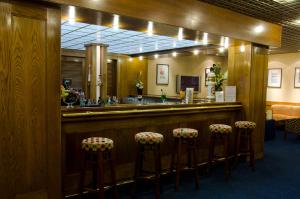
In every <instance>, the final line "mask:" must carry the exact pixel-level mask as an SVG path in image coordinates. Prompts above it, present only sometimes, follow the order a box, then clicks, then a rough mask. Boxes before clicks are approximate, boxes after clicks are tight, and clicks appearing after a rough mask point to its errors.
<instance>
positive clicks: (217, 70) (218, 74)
mask: <svg viewBox="0 0 300 199" xmlns="http://www.w3.org/2000/svg"><path fill="white" fill-rule="evenodd" d="M210 71H211V72H213V73H214V74H215V81H216V84H215V91H222V90H223V82H224V80H226V78H225V75H224V73H222V71H221V66H220V65H218V64H213V66H212V67H211V68H210Z"/></svg>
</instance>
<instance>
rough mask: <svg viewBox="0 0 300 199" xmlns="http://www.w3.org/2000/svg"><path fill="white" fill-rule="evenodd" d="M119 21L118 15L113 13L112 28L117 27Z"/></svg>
mask: <svg viewBox="0 0 300 199" xmlns="http://www.w3.org/2000/svg"><path fill="white" fill-rule="evenodd" d="M119 21H120V16H119V15H114V19H113V29H114V30H118V29H119Z"/></svg>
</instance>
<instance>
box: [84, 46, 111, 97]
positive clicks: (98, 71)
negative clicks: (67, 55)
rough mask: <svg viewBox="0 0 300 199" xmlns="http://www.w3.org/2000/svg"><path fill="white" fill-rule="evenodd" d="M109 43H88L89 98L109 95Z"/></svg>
mask: <svg viewBox="0 0 300 199" xmlns="http://www.w3.org/2000/svg"><path fill="white" fill-rule="evenodd" d="M106 54H107V45H104V44H88V45H86V73H85V74H86V77H85V78H83V79H87V84H86V85H87V88H86V89H85V90H86V91H87V98H89V99H92V100H96V101H97V100H98V98H99V97H101V98H102V99H104V98H106V96H107V59H106Z"/></svg>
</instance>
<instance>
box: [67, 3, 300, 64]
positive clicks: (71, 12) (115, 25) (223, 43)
mask: <svg viewBox="0 0 300 199" xmlns="http://www.w3.org/2000/svg"><path fill="white" fill-rule="evenodd" d="M68 21H69V23H70V24H74V23H75V22H76V10H75V7H74V6H69V19H68ZM119 22H120V16H119V15H116V14H114V17H113V23H112V28H113V29H114V30H118V29H119ZM299 23H300V20H299ZM153 29H154V23H153V21H149V22H148V28H147V34H148V36H152V35H153ZM263 31H264V27H263V26H262V25H258V26H256V27H255V28H254V33H256V34H259V33H261V32H263ZM97 37H100V36H99V35H98V34H97ZM177 39H178V40H179V41H181V40H183V28H182V27H179V28H178V35H177ZM195 43H196V44H197V43H198V40H197V39H196V40H195ZM202 44H203V45H207V44H208V33H206V32H204V33H203V36H202ZM220 46H221V47H220V48H219V52H220V53H223V52H224V51H225V49H227V48H228V47H229V38H228V37H223V36H222V37H221V40H220ZM173 47H174V48H175V47H176V41H174V43H173ZM155 50H158V44H157V43H155ZM139 51H140V52H141V53H142V52H143V47H142V46H140V48H139ZM240 52H245V46H244V45H241V46H240ZM193 53H194V55H198V54H199V50H197V49H196V50H194V51H193ZM172 56H173V57H176V56H177V52H175V51H174V52H172ZM154 57H155V58H158V54H155V55H154ZM142 59H143V58H142V56H140V60H142Z"/></svg>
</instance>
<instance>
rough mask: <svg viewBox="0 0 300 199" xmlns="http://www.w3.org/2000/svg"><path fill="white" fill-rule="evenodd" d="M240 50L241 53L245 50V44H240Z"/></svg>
mask: <svg viewBox="0 0 300 199" xmlns="http://www.w3.org/2000/svg"><path fill="white" fill-rule="evenodd" d="M240 51H241V53H243V52H245V45H244V44H242V45H241V47H240Z"/></svg>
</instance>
